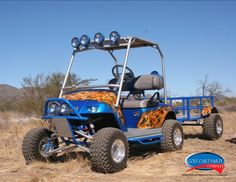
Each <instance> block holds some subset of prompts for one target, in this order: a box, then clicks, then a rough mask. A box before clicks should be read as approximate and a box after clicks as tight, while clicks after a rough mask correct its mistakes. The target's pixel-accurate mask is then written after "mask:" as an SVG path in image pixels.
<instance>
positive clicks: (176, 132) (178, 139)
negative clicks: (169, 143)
mask: <svg viewBox="0 0 236 182" xmlns="http://www.w3.org/2000/svg"><path fill="white" fill-rule="evenodd" d="M173 135H174V142H175V145H176V146H178V145H180V144H181V143H182V140H183V136H182V132H181V131H180V129H179V128H176V129H175V130H174V134H173Z"/></svg>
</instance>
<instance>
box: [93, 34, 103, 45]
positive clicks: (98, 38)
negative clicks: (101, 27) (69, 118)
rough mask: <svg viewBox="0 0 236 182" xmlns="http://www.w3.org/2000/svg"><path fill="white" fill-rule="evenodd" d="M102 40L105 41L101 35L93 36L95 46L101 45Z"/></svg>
mask: <svg viewBox="0 0 236 182" xmlns="http://www.w3.org/2000/svg"><path fill="white" fill-rule="evenodd" d="M104 40H105V37H104V35H102V34H101V33H96V34H95V35H94V42H96V43H97V44H99V45H101V44H102V43H103V41H104Z"/></svg>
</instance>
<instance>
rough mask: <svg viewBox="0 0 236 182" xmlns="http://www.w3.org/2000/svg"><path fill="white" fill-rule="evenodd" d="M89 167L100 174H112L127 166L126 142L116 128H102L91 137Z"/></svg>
mask: <svg viewBox="0 0 236 182" xmlns="http://www.w3.org/2000/svg"><path fill="white" fill-rule="evenodd" d="M90 157H91V165H92V166H91V167H92V169H93V170H94V171H97V172H101V173H114V172H118V171H121V170H122V169H124V168H125V167H126V166H127V160H128V141H127V138H126V137H125V135H124V134H123V133H122V132H121V131H120V130H119V129H116V128H111V127H108V128H103V129H101V130H99V131H98V132H97V133H96V134H95V135H94V137H93V140H92V142H91V146H90Z"/></svg>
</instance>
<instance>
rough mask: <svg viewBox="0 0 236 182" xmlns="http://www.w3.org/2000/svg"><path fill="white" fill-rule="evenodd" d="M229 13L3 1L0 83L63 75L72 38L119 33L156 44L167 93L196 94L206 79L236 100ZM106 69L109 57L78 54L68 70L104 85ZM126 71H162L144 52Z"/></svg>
mask: <svg viewBox="0 0 236 182" xmlns="http://www.w3.org/2000/svg"><path fill="white" fill-rule="evenodd" d="M235 9H236V2H234V1H226V2H224V1H207V2H204V1H199V2H197V1H191V2H187V1H180V2H175V1H167V2H164V1H156V2H155V1H129V2H126V1H120V2H118V1H112V2H109V1H99V2H97V1H92V2H85V1H80V2H79V1H78V2H75V1H69V2H66V1H60V2H55V1H52V2H45V1H41V2H33V1H25V2H24V1H20V2H19V1H10V2H6V1H5V2H4V1H1V2H0V24H1V26H0V44H1V47H0V65H1V71H0V83H7V84H10V85H13V86H16V87H21V81H22V79H23V78H24V77H25V76H28V75H31V76H35V75H36V74H38V73H44V74H50V73H52V72H56V71H60V72H65V71H66V69H67V65H68V62H69V58H70V54H71V52H72V48H71V46H70V41H71V38H72V37H74V36H78V37H79V36H81V35H82V34H88V35H89V36H91V37H93V35H94V34H95V33H96V32H102V33H103V34H104V35H105V36H108V35H109V33H110V32H111V31H113V30H117V31H118V32H120V34H121V35H122V36H125V35H133V36H137V37H141V38H144V39H148V40H153V41H155V42H158V43H159V44H160V46H161V48H162V50H163V52H164V55H165V59H166V64H167V83H168V89H169V90H170V91H171V93H172V94H173V95H178V96H181V95H184V96H187V95H195V94H196V89H197V87H198V80H199V79H202V78H203V77H204V75H206V74H208V75H209V76H210V79H211V80H216V81H219V82H220V83H221V84H222V85H223V86H224V87H230V89H231V90H232V95H234V96H235V95H236V82H235V78H236V69H235V68H236V50H235V48H236V46H235V44H236V11H235ZM121 53H123V52H121ZM121 53H117V56H118V58H119V59H120V62H122V61H123V55H122V54H121ZM91 65H92V66H91ZM112 66H113V62H112V60H111V59H110V57H109V55H107V54H106V55H104V53H101V52H99V51H93V52H91V53H88V52H87V53H83V54H81V55H78V56H77V58H76V64H75V65H74V68H73V72H75V73H77V74H78V75H79V76H81V77H82V78H83V79H86V78H98V82H106V81H107V80H108V79H109V78H111V77H112V76H111V68H112ZM128 66H129V67H131V68H132V69H133V70H134V72H135V75H136V76H137V75H139V74H142V73H150V72H151V71H152V70H158V71H160V63H159V60H158V57H157V56H156V53H155V52H154V51H153V50H149V49H136V50H132V52H131V53H130V60H129V63H128Z"/></svg>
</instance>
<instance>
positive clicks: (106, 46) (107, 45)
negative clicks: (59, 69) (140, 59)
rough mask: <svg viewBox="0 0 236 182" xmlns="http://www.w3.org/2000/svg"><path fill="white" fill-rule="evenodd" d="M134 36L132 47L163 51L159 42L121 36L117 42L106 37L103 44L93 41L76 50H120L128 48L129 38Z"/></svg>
mask: <svg viewBox="0 0 236 182" xmlns="http://www.w3.org/2000/svg"><path fill="white" fill-rule="evenodd" d="M130 38H132V43H131V46H130V48H138V47H148V46H149V47H153V48H156V49H158V51H159V52H160V54H161V55H162V53H161V50H160V48H159V46H158V44H157V43H153V42H150V41H147V40H144V39H140V38H137V37H121V38H120V39H119V41H118V43H117V44H111V41H110V40H109V39H105V41H104V42H103V44H102V45H98V44H97V43H96V42H94V41H92V42H91V43H90V46H89V47H83V46H80V47H79V48H78V49H77V51H76V52H81V51H85V50H91V49H100V50H106V51H113V50H120V49H126V48H127V46H128V41H129V39H130Z"/></svg>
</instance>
